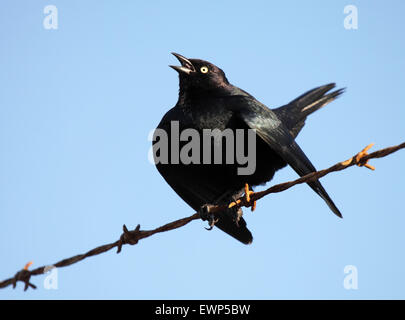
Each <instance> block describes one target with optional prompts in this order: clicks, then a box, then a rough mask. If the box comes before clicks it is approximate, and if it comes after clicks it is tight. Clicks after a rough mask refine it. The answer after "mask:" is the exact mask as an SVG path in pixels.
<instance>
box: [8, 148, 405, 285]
mask: <svg viewBox="0 0 405 320" xmlns="http://www.w3.org/2000/svg"><path fill="white" fill-rule="evenodd" d="M372 146H373V144H371V145H368V146H367V147H366V148H364V149H363V150H362V151H360V152H359V153H357V154H356V155H354V156H353V157H351V158H350V159H348V160H346V161H343V162H339V163H337V164H335V165H333V166H332V167H330V168H328V169H325V170H320V171H316V172H312V173H309V174H307V175H305V176H303V177H301V178H299V179H296V180H294V181H288V182H284V183H280V184H277V185H274V186H272V187H270V188H268V189H266V190H264V191H260V192H251V191H250V190H248V191H249V192H247V195H246V194H245V195H243V196H242V197H240V198H239V199H237V200H236V201H234V202H232V203H231V204H229V205H223V206H219V205H218V206H212V207H210V213H218V212H220V211H222V210H226V209H227V208H231V207H233V206H235V205H237V206H239V207H242V206H243V207H249V206H251V207H252V208H253V207H254V206H255V202H256V201H257V200H259V199H261V198H263V197H264V196H266V195H268V194H270V193H277V192H282V191H284V190H287V189H289V188H291V187H293V186H295V185H297V184H301V183H307V182H311V181H314V180H318V179H320V178H322V177H324V176H326V175H327V174H329V173H331V172H337V171H341V170H344V169H347V168H349V167H351V166H354V165H358V166H365V167H367V168H369V169H371V170H374V167H373V166H371V165H368V161H369V160H370V159H377V158H382V157H386V156H387V155H389V154H391V153H394V152H396V151H398V150H400V149H404V148H405V142H404V143H401V144H399V145H396V146H392V147H388V148H385V149H381V150H378V151H375V152H373V153H370V154H368V153H367V151H368V150H369V149H370V148H371V147H372ZM248 189H249V188H248ZM252 201H253V205H252ZM200 219H201V216H200V214H199V213H198V212H197V213H194V214H192V215H191V216H189V217H186V218H182V219H178V220H175V221H172V222H169V223H167V224H165V225H163V226H160V227H158V228H156V229H153V230H140V228H141V226H140V225H139V224H138V225H137V226H136V228H135V229H134V230H132V231H129V230H128V228H127V227H126V226H125V225H123V227H122V229H123V233H122V235H121V236H120V239H119V240H117V241H115V242H113V243H109V244H105V245H102V246H99V247H97V248H94V249H92V250H90V251H88V252H86V253H84V254H78V255H76V256H73V257H70V258H67V259H63V260H61V261H59V262H57V263H55V264H53V265H52V266H53V267H56V268H61V267H67V266H70V265H72V264H74V263H77V262H79V261H81V260H84V259H86V258H88V257H91V256H95V255H99V254H102V253H104V252H107V251H109V250H111V249H113V248H115V247H117V253H119V252H121V249H122V246H123V245H125V244H129V245H135V244H137V243H138V242H139V241H140V240H141V239H144V238H148V237H150V236H152V235H154V234H156V233H161V232H167V231H170V230H175V229H178V228H181V227H183V226H185V225H186V224H188V223H190V222H191V221H193V220H200ZM31 264H32V262H29V263H27V264H26V265H25V267H24V268H23V269H22V270H20V271H19V272H17V273H16V274H15V275H14V277H12V278H9V279H6V280H4V281H1V282H0V288H6V287H8V286H10V285H11V286H12V287H13V288H15V287H16V286H17V282H18V281H21V282H23V283H24V291H26V290H27V289H28V288H32V289H36V286H35V285H34V284H32V283H30V279H31V276H36V275H40V274H44V273H46V271H49V265H48V266H42V267H39V268H36V269H34V270H31V271H30V270H28V268H29V267H30V266H31Z"/></svg>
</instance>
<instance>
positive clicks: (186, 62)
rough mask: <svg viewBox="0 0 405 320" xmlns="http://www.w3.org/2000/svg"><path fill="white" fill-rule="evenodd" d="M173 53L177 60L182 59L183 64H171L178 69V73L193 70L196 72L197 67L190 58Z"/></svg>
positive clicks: (188, 72)
mask: <svg viewBox="0 0 405 320" xmlns="http://www.w3.org/2000/svg"><path fill="white" fill-rule="evenodd" d="M172 55H174V56H175V57H176V58H177V60H179V61H180V63H181V66H169V67H171V68H173V69H174V70H176V71H177V72H178V73H181V72H184V73H187V74H190V73H191V72H195V68H194V66H193V64H192V63H191V62H190V60H188V59H187V58H185V57H183V56H182V55H181V54H178V53H175V52H172Z"/></svg>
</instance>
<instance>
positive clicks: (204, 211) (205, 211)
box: [198, 204, 219, 230]
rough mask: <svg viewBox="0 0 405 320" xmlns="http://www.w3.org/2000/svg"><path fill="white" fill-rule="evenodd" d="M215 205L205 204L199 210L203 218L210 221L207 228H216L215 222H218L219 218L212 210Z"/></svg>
mask: <svg viewBox="0 0 405 320" xmlns="http://www.w3.org/2000/svg"><path fill="white" fill-rule="evenodd" d="M213 207H215V206H214V205H212V204H204V205H203V206H202V207H201V208H200V210H198V213H199V214H200V217H201V220H203V221H208V225H209V228H205V229H207V230H212V228H214V226H215V224H216V223H217V222H218V220H219V219H218V218H217V217H216V215H215V213H213V212H210V209H211V208H213Z"/></svg>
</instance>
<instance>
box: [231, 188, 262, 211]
mask: <svg viewBox="0 0 405 320" xmlns="http://www.w3.org/2000/svg"><path fill="white" fill-rule="evenodd" d="M254 194H255V193H254V191H253V190H250V188H249V185H248V184H247V183H245V196H244V199H243V201H242V199H237V200H235V201H233V202H231V203H230V204H229V206H228V208H232V207H235V206H237V207H239V206H241V205H244V206H245V207H251V210H252V211H254V210H255V209H256V200H252V198H251V196H252V195H254Z"/></svg>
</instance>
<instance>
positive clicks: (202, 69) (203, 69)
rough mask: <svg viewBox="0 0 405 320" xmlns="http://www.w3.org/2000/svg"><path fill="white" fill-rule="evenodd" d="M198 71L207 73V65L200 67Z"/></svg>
mask: <svg viewBox="0 0 405 320" xmlns="http://www.w3.org/2000/svg"><path fill="white" fill-rule="evenodd" d="M200 71H201V72H202V73H207V72H208V68H207V67H205V66H204V67H201V69H200Z"/></svg>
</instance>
